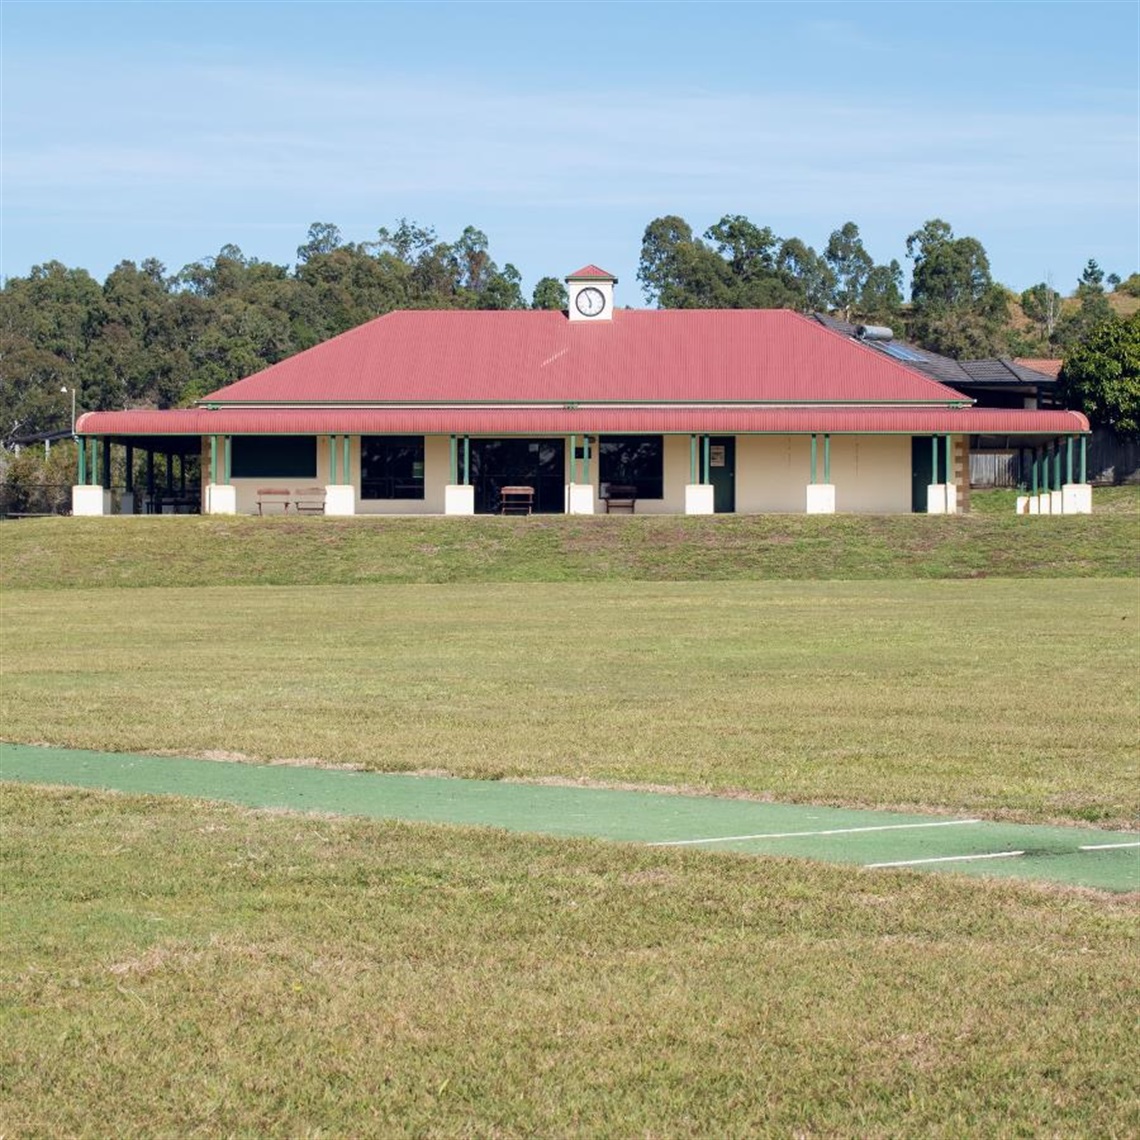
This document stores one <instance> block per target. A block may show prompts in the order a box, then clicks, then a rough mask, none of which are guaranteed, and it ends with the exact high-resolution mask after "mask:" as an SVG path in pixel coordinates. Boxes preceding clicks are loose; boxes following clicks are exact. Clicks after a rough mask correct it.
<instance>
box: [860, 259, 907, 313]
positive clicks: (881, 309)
mask: <svg viewBox="0 0 1140 1140" xmlns="http://www.w3.org/2000/svg"><path fill="white" fill-rule="evenodd" d="M902 287H903V272H902V266H901V265H899V263H898V262H897V261H895V260H894V259H893V258H892V259H891V263H890V265H876V266H875V267H874V268H873V269H872V270H871V272H870V273H868V274H867V280H866V281H864V282H863V291H862V294H861V295H860V298H859V308H858V314H859V316H861V317H862V318H863V319H864V320H866V321H869V322H871V323H872V324H887V325H889V324H890V323H891V322H892V321H897V320H898V319H900V317H901V315H902V304H903V293H902Z"/></svg>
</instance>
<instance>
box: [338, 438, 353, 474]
mask: <svg viewBox="0 0 1140 1140" xmlns="http://www.w3.org/2000/svg"><path fill="white" fill-rule="evenodd" d="M340 439H341V446H342V447H343V448H344V451H343V458H344V482H343V484H342V486H344V487H347V486H348V485H349V483H351V482H352V476H351V474H350V468H351V466H352V443H351V441H350V439H349V437H348V436H347V435H342V436H341V437H340Z"/></svg>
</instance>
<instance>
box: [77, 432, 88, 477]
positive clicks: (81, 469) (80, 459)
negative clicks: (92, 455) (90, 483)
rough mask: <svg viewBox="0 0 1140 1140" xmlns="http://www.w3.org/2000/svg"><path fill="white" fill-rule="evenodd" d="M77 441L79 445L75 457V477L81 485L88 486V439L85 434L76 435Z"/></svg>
mask: <svg viewBox="0 0 1140 1140" xmlns="http://www.w3.org/2000/svg"><path fill="white" fill-rule="evenodd" d="M75 442H76V444H78V447H77V449H76V452H75V458H76V472H75V479H76V482H77V483H78V484H79V485H80V486H81V487H86V486H87V440H86V439H85V438H84V437H83V436H81V435H77V436H76V437H75Z"/></svg>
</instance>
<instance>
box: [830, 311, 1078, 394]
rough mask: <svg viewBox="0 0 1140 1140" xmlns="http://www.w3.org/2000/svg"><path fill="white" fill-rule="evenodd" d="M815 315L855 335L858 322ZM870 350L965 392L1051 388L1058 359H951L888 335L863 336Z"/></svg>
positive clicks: (1055, 374) (833, 329) (864, 342)
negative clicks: (1052, 366)
mask: <svg viewBox="0 0 1140 1140" xmlns="http://www.w3.org/2000/svg"><path fill="white" fill-rule="evenodd" d="M815 319H816V320H817V321H818V322H819V323H820V324H821V325H823V326H824V328H828V329H831V330H832V331H833V332H837V333H839V334H840V335H841V336H845V337H851V338H852V339H855V338H856V334H857V330H858V328H859V326H858V325H854V324H851V323H850V322H848V321H843V320H840V319H839V318H838V317H833V316H830V315H828V314H825V313H817V314H816V315H815ZM860 343H862V344H866V345H867V346H868V347H869V348H871V349H872V350H873V351H875V352H878V353H881V354H883V355H885V356H891V354H892V352H893V353H896V354H899V355H898V358H899V359H902V360H905V362H906V363H907V364H909V365H910V366H911V367H912V368H915V369H917V370H918V371H919V372H922V373H923V374H924V375H926V376H929V377H930V378H931V379H932V380H937V381H939V382H940V383H942V384H948V385H950V386H951V387H954V388H958V389H960V390H961V391H963V392H964V393H965V394H967V395H971V394H972V391H971V390H972V389H973V388H975V387H979V386H980V387H985V388H1007V389H1016V390H1018V391H1025V392H1027V393H1029V392H1033V393H1038V392H1040V391H1041V389H1042V388H1052V387H1053V383H1054V381H1055V380H1056V379H1057V372H1059V371H1060V364H1061V362H1060V361H1059V360H1058V361H1056V362H1054V361H1046V360H1041V361H1031V360H1009V359H1006V358H1004V357H995V358H993V359H989V360H954V359H953V358H952V357H949V356H942V355H940V354H939V353H937V352H931V351H930V350H929V349H927V348H922V347H920V346H919V345H915V344H910V343H909V342H907V341H905V340H899V339H896V338H892V339H890V340H865V341H861V342H860ZM1052 363H1056V365H1057V368H1056V369H1055V370H1050V369H1048V368H1036V367H1034V365H1036V364H1042V365H1046V364H1052Z"/></svg>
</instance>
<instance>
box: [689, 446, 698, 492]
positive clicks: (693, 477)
mask: <svg viewBox="0 0 1140 1140" xmlns="http://www.w3.org/2000/svg"><path fill="white" fill-rule="evenodd" d="M696 481H697V437H696V436H695V435H690V436H689V482H690V483H696Z"/></svg>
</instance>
